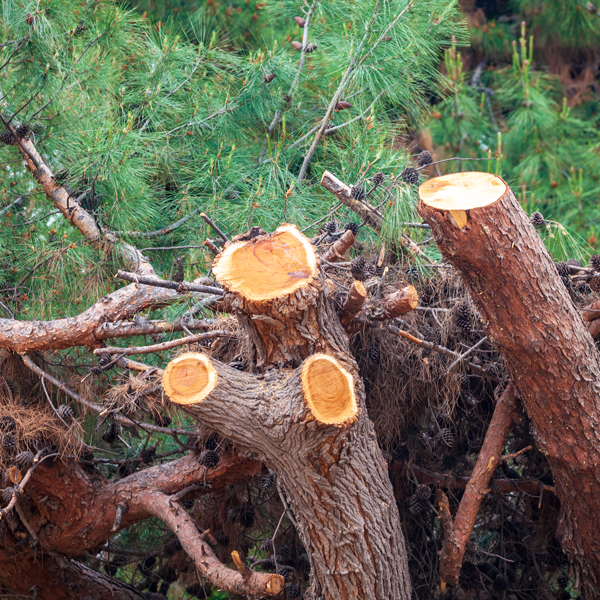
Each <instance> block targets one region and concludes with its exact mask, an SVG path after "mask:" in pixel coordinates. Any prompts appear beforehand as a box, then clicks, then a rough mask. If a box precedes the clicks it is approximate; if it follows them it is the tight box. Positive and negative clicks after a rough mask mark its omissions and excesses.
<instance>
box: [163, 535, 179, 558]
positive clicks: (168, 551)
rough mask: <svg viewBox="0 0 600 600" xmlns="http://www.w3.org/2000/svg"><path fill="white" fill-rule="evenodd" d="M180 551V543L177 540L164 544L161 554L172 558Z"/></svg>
mask: <svg viewBox="0 0 600 600" xmlns="http://www.w3.org/2000/svg"><path fill="white" fill-rule="evenodd" d="M180 550H181V542H180V541H179V540H178V539H177V538H175V539H174V540H171V541H170V542H168V543H166V544H165V545H164V547H163V552H164V553H165V556H173V555H174V554H176V553H177V552H179V551H180Z"/></svg>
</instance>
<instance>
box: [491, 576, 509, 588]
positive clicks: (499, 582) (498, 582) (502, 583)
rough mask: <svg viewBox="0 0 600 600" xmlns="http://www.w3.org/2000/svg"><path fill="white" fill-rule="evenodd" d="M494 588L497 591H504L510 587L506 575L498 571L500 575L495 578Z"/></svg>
mask: <svg viewBox="0 0 600 600" xmlns="http://www.w3.org/2000/svg"><path fill="white" fill-rule="evenodd" d="M493 588H494V589H495V590H496V591H497V592H503V591H504V590H505V589H506V588H508V583H507V582H506V579H504V576H503V575H501V574H500V573H498V575H496V577H495V578H494V583H493Z"/></svg>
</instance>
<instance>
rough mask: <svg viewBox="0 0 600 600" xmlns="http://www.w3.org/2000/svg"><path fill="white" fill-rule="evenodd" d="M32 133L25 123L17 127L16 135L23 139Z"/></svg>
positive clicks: (26, 138)
mask: <svg viewBox="0 0 600 600" xmlns="http://www.w3.org/2000/svg"><path fill="white" fill-rule="evenodd" d="M31 134H32V131H31V129H30V128H29V127H27V125H19V126H18V127H17V135H18V136H19V137H20V138H21V139H23V140H28V139H29V138H30V136H31Z"/></svg>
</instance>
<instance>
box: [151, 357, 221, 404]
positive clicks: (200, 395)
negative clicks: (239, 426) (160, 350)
mask: <svg viewBox="0 0 600 600" xmlns="http://www.w3.org/2000/svg"><path fill="white" fill-rule="evenodd" d="M218 381H219V376H218V374H217V371H216V370H215V368H214V367H213V365H212V363H211V361H210V359H209V358H208V356H206V355H204V354H200V353H197V352H194V353H190V354H183V355H181V356H178V357H177V358H176V359H174V360H172V361H171V362H170V363H169V364H168V365H167V368H166V369H165V374H164V375H163V387H164V388H165V392H166V393H167V395H168V396H169V398H170V399H171V400H172V401H173V402H175V403H176V404H199V403H200V402H202V400H204V398H206V396H208V395H209V394H210V393H211V392H212V391H213V390H214V389H215V387H216V385H217V383H218Z"/></svg>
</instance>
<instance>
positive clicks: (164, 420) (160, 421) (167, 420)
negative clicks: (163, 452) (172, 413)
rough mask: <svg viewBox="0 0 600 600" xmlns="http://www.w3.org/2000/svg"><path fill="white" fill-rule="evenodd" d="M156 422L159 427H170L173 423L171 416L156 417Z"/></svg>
mask: <svg viewBox="0 0 600 600" xmlns="http://www.w3.org/2000/svg"><path fill="white" fill-rule="evenodd" d="M154 422H155V423H156V424H157V425H158V426H159V427H168V426H169V425H170V424H171V423H172V419H171V417H169V415H155V417H154Z"/></svg>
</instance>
